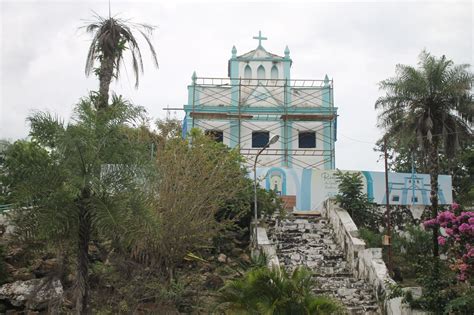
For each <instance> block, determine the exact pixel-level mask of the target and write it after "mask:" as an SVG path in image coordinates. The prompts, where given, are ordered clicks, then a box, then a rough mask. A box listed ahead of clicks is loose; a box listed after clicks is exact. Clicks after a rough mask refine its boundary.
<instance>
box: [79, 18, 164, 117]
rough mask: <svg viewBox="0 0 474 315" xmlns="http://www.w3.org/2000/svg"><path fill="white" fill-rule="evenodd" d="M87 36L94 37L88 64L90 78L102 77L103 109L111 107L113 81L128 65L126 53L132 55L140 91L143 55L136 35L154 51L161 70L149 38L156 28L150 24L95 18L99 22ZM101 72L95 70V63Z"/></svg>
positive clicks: (86, 69) (100, 95)
mask: <svg viewBox="0 0 474 315" xmlns="http://www.w3.org/2000/svg"><path fill="white" fill-rule="evenodd" d="M86 30H87V32H89V33H91V34H93V38H92V43H91V45H90V47H89V52H88V54H87V60H86V68H85V72H86V75H87V76H88V75H90V73H91V72H94V73H95V74H96V75H97V76H98V77H99V82H100V86H99V102H98V104H97V106H98V107H99V108H104V107H107V105H108V101H109V87H110V82H112V78H116V79H117V78H118V77H119V76H120V67H121V64H122V63H123V62H124V53H125V52H126V51H129V52H130V55H131V58H132V70H133V74H134V75H135V87H138V83H139V77H140V72H142V73H143V61H142V53H141V51H140V47H139V45H138V41H137V39H136V37H135V35H134V32H138V33H139V34H141V35H142V36H143V38H144V39H145V41H146V42H147V44H148V47H149V48H150V52H151V56H152V59H153V62H154V64H155V65H156V67H158V61H157V58H156V52H155V48H154V47H153V45H152V43H151V41H150V38H149V36H150V35H151V34H152V33H153V30H154V27H153V26H151V25H148V24H139V23H133V22H131V21H129V20H123V19H119V18H115V17H109V18H107V19H106V18H103V17H101V16H99V15H97V14H96V15H95V21H93V22H92V23H90V24H89V25H87V26H86ZM96 61H98V62H99V64H100V65H99V68H94V64H95V62H96Z"/></svg>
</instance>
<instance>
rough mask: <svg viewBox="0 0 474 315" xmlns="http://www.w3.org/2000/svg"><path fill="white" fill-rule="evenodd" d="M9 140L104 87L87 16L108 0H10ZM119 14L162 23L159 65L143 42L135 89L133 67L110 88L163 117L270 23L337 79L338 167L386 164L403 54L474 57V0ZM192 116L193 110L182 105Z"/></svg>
mask: <svg viewBox="0 0 474 315" xmlns="http://www.w3.org/2000/svg"><path fill="white" fill-rule="evenodd" d="M0 11H1V16H0V18H1V26H0V27H1V30H0V32H1V37H0V59H1V65H0V139H7V140H10V141H13V140H16V139H22V138H25V137H27V136H28V130H29V126H28V124H27V122H26V117H27V116H28V115H31V114H32V113H34V112H36V111H50V112H51V113H53V114H55V115H57V116H59V117H62V118H64V119H65V120H67V118H68V117H69V116H70V115H71V112H72V109H73V107H74V105H75V104H76V103H77V102H78V100H79V99H80V98H81V97H83V96H86V95H88V93H89V92H90V91H92V90H96V89H98V81H97V79H96V78H95V77H93V76H92V77H89V78H86V77H85V74H84V66H85V60H86V55H87V50H88V46H89V44H90V39H91V36H90V35H89V34H87V33H86V32H85V30H84V29H83V28H81V27H82V26H84V25H86V24H87V22H88V21H91V20H92V19H93V14H94V12H96V13H98V14H100V15H103V16H107V15H108V0H100V1H79V0H76V1H67V0H64V1H21V0H17V1H4V0H0ZM111 11H112V15H116V16H118V17H121V18H126V19H131V20H132V21H134V22H142V23H148V24H152V25H154V26H156V27H157V28H156V30H155V33H154V36H153V37H152V41H153V44H154V46H155V48H156V50H157V53H158V62H159V69H156V68H154V67H153V63H152V60H151V57H150V56H149V54H148V53H147V51H146V49H145V47H144V49H143V51H144V67H145V73H144V75H143V76H141V78H140V86H139V88H138V89H135V88H134V78H133V75H132V73H131V68H130V66H128V68H127V67H125V69H124V70H125V71H122V78H121V79H120V80H118V81H117V82H114V83H112V85H111V89H112V90H113V91H114V92H115V93H117V94H121V95H123V96H124V97H125V98H127V99H129V100H131V101H132V102H133V103H134V104H137V105H142V106H144V107H145V108H146V110H147V112H148V114H149V116H150V117H151V118H152V119H153V120H155V119H156V118H164V117H165V116H166V113H167V111H165V110H163V108H166V107H171V108H181V107H182V106H183V104H185V102H186V101H187V85H188V84H190V82H191V75H192V73H193V71H196V73H197V75H198V76H203V77H226V76H227V61H228V59H229V58H230V57H231V49H232V46H233V45H235V46H236V48H237V52H238V55H240V54H243V53H246V52H248V51H250V50H252V49H254V48H256V46H257V42H256V41H255V40H253V39H252V37H253V36H256V35H257V34H258V31H259V30H261V31H262V34H263V35H264V36H266V37H268V40H267V41H265V42H264V43H263V46H264V47H265V49H266V50H267V51H269V52H272V53H275V54H278V55H283V51H284V49H285V46H286V45H288V47H289V49H290V51H291V58H292V60H293V65H292V72H291V75H292V79H293V78H294V79H298V78H301V79H323V78H324V76H325V75H326V74H327V75H328V76H329V77H330V78H332V79H333V80H334V103H335V106H336V107H338V114H339V117H338V141H337V143H336V167H337V168H340V169H354V170H383V161H382V160H381V159H379V156H380V153H378V152H374V151H373V148H374V143H375V142H376V141H377V139H379V138H380V137H381V135H382V130H380V129H378V128H377V126H376V125H377V112H376V111H375V109H374V103H375V101H376V100H377V98H378V97H380V96H382V95H383V91H380V90H379V89H378V82H380V81H381V80H384V79H386V78H389V77H392V76H393V75H394V74H395V66H396V64H410V65H416V63H417V58H418V55H419V54H420V52H421V51H422V50H423V49H426V50H428V51H429V52H431V53H432V54H434V55H436V56H441V55H443V54H444V55H446V56H447V57H448V58H449V59H451V60H453V61H454V62H455V63H457V64H460V63H469V64H472V63H473V55H474V54H473V30H474V25H473V13H474V12H473V4H472V1H463V2H460V1H437V2H430V1H396V2H389V1H377V2H375V1H366V2H359V1H353V2H349V1H345V2H340V1H331V2H329V1H328V2H324V1H317V2H316V1H313V2H307V1H286V2H281V1H280V2H270V1H253V2H245V1H238V2H236V1H229V2H226V1H214V2H209V1H207V2H204V1H193V2H191V1H171V0H170V1H115V0H111ZM141 44H142V45H144V44H145V43H144V42H141ZM171 114H172V115H176V117H178V118H181V117H183V112H182V111H176V112H172V113H171Z"/></svg>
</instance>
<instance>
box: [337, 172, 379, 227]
mask: <svg viewBox="0 0 474 315" xmlns="http://www.w3.org/2000/svg"><path fill="white" fill-rule="evenodd" d="M336 177H337V179H338V181H339V186H338V189H339V193H338V194H337V195H336V200H337V202H339V205H340V206H341V207H342V208H343V209H345V210H347V211H348V212H349V213H350V215H351V217H352V220H354V223H355V224H356V225H357V226H358V227H359V228H361V227H366V228H369V229H371V230H374V231H377V230H378V227H379V225H380V223H381V221H382V216H381V215H380V214H379V213H378V211H377V209H376V207H375V205H374V204H372V203H371V202H370V201H369V199H368V197H367V194H365V193H363V191H362V190H363V187H364V185H363V182H362V176H361V175H360V173H358V172H341V171H340V170H338V171H337V173H336Z"/></svg>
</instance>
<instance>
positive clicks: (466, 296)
mask: <svg viewBox="0 0 474 315" xmlns="http://www.w3.org/2000/svg"><path fill="white" fill-rule="evenodd" d="M472 310H474V289H473V288H468V289H466V290H465V291H464V292H462V293H461V295H459V296H458V297H456V298H455V299H452V300H451V301H449V302H448V304H447V305H446V308H445V310H444V313H445V314H460V315H461V314H462V315H470V314H472Z"/></svg>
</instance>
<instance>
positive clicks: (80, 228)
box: [5, 97, 156, 314]
mask: <svg viewBox="0 0 474 315" xmlns="http://www.w3.org/2000/svg"><path fill="white" fill-rule="evenodd" d="M95 107H96V106H95V104H94V103H93V102H92V101H91V99H90V98H86V99H83V100H81V101H80V103H79V104H78V105H77V106H76V108H75V114H74V116H73V117H72V119H71V120H70V122H69V123H68V124H65V123H64V122H62V121H61V120H59V119H57V118H56V117H54V116H53V115H51V114H49V113H42V112H40V113H36V114H34V115H32V116H31V117H29V118H28V120H29V122H30V124H31V131H30V135H31V137H32V142H27V143H21V142H18V143H15V144H14V145H12V147H11V150H10V149H9V151H7V154H6V159H7V163H6V164H5V168H6V169H5V171H6V172H8V174H9V182H8V185H9V186H8V188H9V190H10V191H11V194H12V198H13V202H15V203H17V204H18V206H17V207H15V208H16V209H18V210H15V212H14V213H13V223H14V224H15V226H16V227H17V228H16V229H15V230H16V232H17V233H19V234H20V235H23V236H24V237H25V238H34V239H36V240H42V241H45V242H47V243H49V244H53V245H55V247H59V246H58V244H62V243H66V244H71V243H73V244H75V247H74V248H75V256H76V257H75V258H76V259H77V273H76V299H75V300H76V310H77V312H78V313H79V314H90V310H89V309H88V300H89V258H88V254H89V242H90V241H91V240H93V238H105V239H112V240H116V241H121V240H126V241H127V242H130V240H132V239H136V236H135V234H134V233H138V232H140V231H144V230H143V229H145V231H149V230H152V231H154V230H156V226H153V227H152V228H150V229H148V228H147V226H150V224H152V222H154V221H152V220H151V219H147V220H146V221H141V219H142V218H145V217H147V216H148V214H149V212H148V210H147V209H148V208H147V207H146V204H145V202H146V200H147V198H148V197H147V196H148V195H147V194H146V193H145V192H144V191H143V189H142V188H143V181H144V180H146V178H147V177H146V176H147V174H149V173H150V172H151V171H150V168H151V167H152V166H151V163H152V161H151V160H150V155H149V150H148V143H147V142H146V141H142V139H141V137H140V135H139V134H138V133H139V132H140V130H141V129H135V130H130V129H131V127H130V126H133V125H136V124H139V123H140V122H141V121H143V119H144V117H145V116H144V115H145V114H144V109H143V108H140V107H135V106H132V105H131V104H129V103H128V102H126V101H123V100H122V99H120V98H118V97H113V102H112V105H111V106H110V108H109V109H108V110H107V111H103V110H97V109H96V108H95ZM148 167H150V168H148ZM137 177H138V178H140V179H142V180H137ZM140 233H141V232H140Z"/></svg>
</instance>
